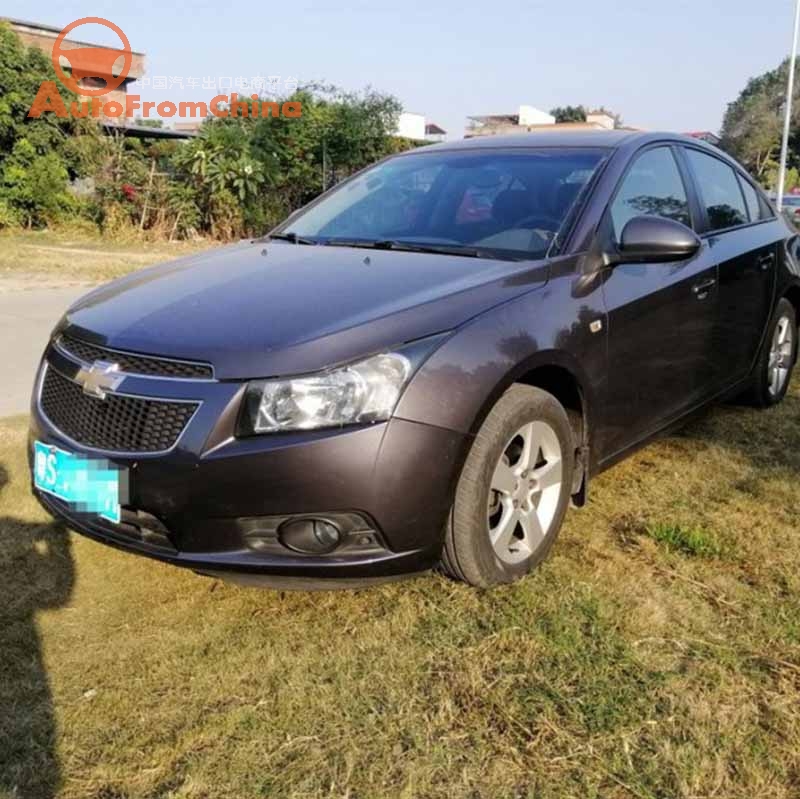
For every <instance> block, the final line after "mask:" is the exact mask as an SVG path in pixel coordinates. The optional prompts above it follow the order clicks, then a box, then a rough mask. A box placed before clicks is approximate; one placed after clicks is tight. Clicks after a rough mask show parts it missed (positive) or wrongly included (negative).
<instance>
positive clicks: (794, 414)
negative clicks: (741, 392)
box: [674, 375, 800, 474]
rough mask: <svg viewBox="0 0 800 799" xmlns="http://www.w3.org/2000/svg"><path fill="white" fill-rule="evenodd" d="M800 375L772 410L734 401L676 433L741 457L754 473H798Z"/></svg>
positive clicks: (705, 414) (718, 407)
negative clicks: (780, 470) (799, 383)
mask: <svg viewBox="0 0 800 799" xmlns="http://www.w3.org/2000/svg"><path fill="white" fill-rule="evenodd" d="M799 379H800V375H798V377H795V380H794V381H793V385H792V387H790V391H789V393H788V394H787V395H786V396H785V397H784V399H783V401H782V402H781V403H780V404H779V405H778V406H776V407H774V408H769V409H766V410H757V409H754V408H752V407H750V406H747V405H745V404H743V403H741V402H738V401H736V400H731V401H730V402H728V403H725V404H721V405H718V406H716V407H715V408H713V409H711V410H710V411H709V412H706V413H704V414H703V415H702V416H700V417H698V418H697V419H695V420H693V421H692V422H690V423H689V424H688V425H687V426H686V427H684V428H682V429H681V430H678V431H676V432H675V434H674V435H676V436H677V437H679V438H689V439H694V440H697V441H702V442H705V443H708V444H713V445H715V446H718V447H721V448H723V449H725V450H728V451H730V452H735V453H736V454H737V455H739V456H740V457H743V458H744V459H745V460H746V461H747V462H748V463H749V464H750V466H751V467H753V468H754V469H756V470H759V469H764V468H770V469H774V468H776V467H777V468H780V469H788V470H790V471H794V472H796V473H798V474H800V393H798V391H797V385H798V380H799Z"/></svg>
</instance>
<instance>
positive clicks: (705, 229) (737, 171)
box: [678, 142, 776, 239]
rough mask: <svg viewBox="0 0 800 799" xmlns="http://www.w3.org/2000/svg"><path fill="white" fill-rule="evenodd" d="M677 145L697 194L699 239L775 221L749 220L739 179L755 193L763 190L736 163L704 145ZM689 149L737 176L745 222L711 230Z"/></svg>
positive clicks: (772, 217) (771, 219) (772, 218)
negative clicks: (699, 218)
mask: <svg viewBox="0 0 800 799" xmlns="http://www.w3.org/2000/svg"><path fill="white" fill-rule="evenodd" d="M678 147H679V148H680V149H681V150H682V151H683V152H682V153H681V155H682V156H683V158H684V160H685V162H686V169H687V170H688V173H689V175H690V178H691V181H692V184H693V186H694V190H695V192H696V194H697V199H698V202H699V206H700V208H699V210H700V213H701V218H702V226H701V228H700V229H697V228H696V229H695V232H696V233H697V235H698V236H700V238H701V239H707V238H710V237H711V236H720V235H722V234H723V233H731V232H733V231H735V230H743V229H744V228H748V227H754V226H755V225H763V224H765V223H767V222H774V221H775V219H776V217H775V216H771V217H768V218H767V219H756V220H751V219H750V209H749V208H748V207H747V198H746V197H745V196H744V191H743V190H742V185H741V183H740V181H741V180H747V182H748V183H749V184H750V186H751V187H752V188H753V189H755V191H756V194H757V195H759V194H762V193H763V192H761V191H760V190H759V189H758V187H756V186H755V185H754V183H753V181H752V179H751V178H750V176H749V175H747V173H746V172H744V170H743V169H741V168H740V167H739V166H738V165H736V164H733V163H731V162H730V161H727V160H726V159H724V158H720V157H719V156H718V155H717V154H716V153H712V152H710V151H709V150H706V149H705V148H704V147H694V146H692V145H691V144H686V143H683V142H681V143H679V144H678ZM689 150H694V151H695V152H698V153H700V154H701V155H705V156H707V157H708V158H713V159H714V160H716V161H719V162H720V163H721V164H723V165H724V166H726V167H728V169H730V170H731V171H732V172H733V174H734V177H735V178H737V183H736V185H737V186H738V188H739V194H740V195H741V197H742V202H743V203H744V209H745V211H746V213H747V220H748V221H747V222H743V223H742V224H741V225H732V226H730V227H726V228H717V229H713V230H712V229H711V225H710V223H709V220H708V211H707V209H706V206H705V202H704V201H703V200H702V197H703V193H702V190H701V188H700V181H699V180H698V178H697V174H696V173H695V171H694V168H693V167H692V164H691V161H690V160H689V156H688V151H689ZM768 207H769V208H772V206H771V205H769V204H768Z"/></svg>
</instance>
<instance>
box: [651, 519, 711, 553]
mask: <svg viewBox="0 0 800 799" xmlns="http://www.w3.org/2000/svg"><path fill="white" fill-rule="evenodd" d="M645 532H646V533H647V535H649V536H650V538H652V539H653V540H654V541H657V542H658V543H659V544H661V545H662V546H664V547H666V549H668V550H669V551H670V552H680V553H681V554H682V555H689V556H691V557H695V558H718V557H720V556H721V555H722V554H723V548H722V545H721V544H720V542H719V541H718V540H717V538H716V536H714V535H713V534H712V533H709V532H708V531H707V530H703V529H701V528H700V527H686V526H684V525H681V524H670V523H662V522H658V523H656V524H651V525H647V527H646V528H645Z"/></svg>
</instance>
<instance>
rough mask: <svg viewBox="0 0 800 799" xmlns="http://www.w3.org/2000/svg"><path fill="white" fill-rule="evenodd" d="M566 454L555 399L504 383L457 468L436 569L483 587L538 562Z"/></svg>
mask: <svg viewBox="0 0 800 799" xmlns="http://www.w3.org/2000/svg"><path fill="white" fill-rule="evenodd" d="M534 450H535V451H534ZM574 458H575V441H574V437H573V433H572V429H571V427H570V423H569V420H568V418H567V414H566V412H565V411H564V408H563V407H562V406H561V404H560V403H559V402H558V400H556V398H555V397H553V396H552V395H551V394H548V393H547V392H546V391H542V390H541V389H538V388H532V387H530V386H523V385H513V386H512V387H511V388H510V389H508V391H506V393H505V394H503V396H502V397H500V399H499V400H498V401H497V404H496V405H495V406H494V408H492V410H491V412H490V413H489V415H488V416H487V417H486V420H485V421H484V423H483V425H482V426H481V428H480V430H479V431H478V434H477V436H476V437H475V441H474V442H473V444H472V448H471V450H470V452H469V455H468V456H467V460H466V462H465V464H464V468H463V470H462V472H461V476H460V478H459V481H458V485H457V487H456V493H455V501H454V503H453V508H452V510H451V513H450V519H449V522H448V525H447V529H446V531H445V543H444V550H443V552H442V567H443V569H444V571H445V572H446V573H447V574H449V575H450V576H451V577H455V578H456V579H459V580H463V581H465V582H467V583H470V584H471V585H475V586H479V587H482V588H488V587H490V586H494V585H500V584H502V583H510V582H512V581H514V580H518V579H519V578H520V577H523V576H524V575H526V574H528V573H529V572H530V571H531V570H532V569H534V568H535V567H536V566H537V565H538V564H539V563H541V561H542V560H544V558H545V557H546V556H547V553H548V552H549V551H550V548H551V547H552V546H553V542H554V541H555V539H556V536H557V535H558V531H559V529H560V528H561V523H562V522H563V520H564V514H565V513H566V511H567V507H568V505H569V499H570V493H571V487H572V473H573V469H574ZM515 502H516V505H515V504H514V503H515Z"/></svg>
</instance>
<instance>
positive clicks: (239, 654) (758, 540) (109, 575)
mask: <svg viewBox="0 0 800 799" xmlns="http://www.w3.org/2000/svg"><path fill="white" fill-rule="evenodd" d="M24 426H25V422H24V420H23V419H17V420H13V421H7V422H2V423H0V463H1V464H2V465H3V467H4V469H5V470H6V473H7V476H8V478H9V479H10V482H9V483H8V485H7V486H6V487H5V489H4V490H3V493H2V495H0V517H4V518H2V519H0V578H2V582H1V583H0V586H2V587H1V588H0V591H2V595H1V596H0V708H1V709H2V714H1V715H0V796H2V797H3V799H8V798H10V797H26V799H27V798H28V797H48V796H51V795H58V796H60V797H70V798H71V797H93V798H95V799H121V798H122V797H130V798H131V799H133V798H134V797H136V799H139V798H141V799H144V798H145V797H148V798H151V799H153V798H155V797H164V798H165V799H166V797H214V799H216V798H217V797H232V798H233V797H235V798H236V799H246V798H247V797H257V796H258V797H266V796H268V797H297V798H298V799H300V798H301V797H303V798H305V797H308V798H309V799H310V798H311V797H350V798H351V799H355V798H356V797H364V798H365V799H372V797H389V796H391V797H409V798H410V797H471V798H472V797H475V798H477V797H491V798H492V799H497V798H499V797H537V798H538V797H553V799H555V798H556V797H558V799H562V798H563V797H612V798H616V797H640V798H641V797H648V798H649V799H656V797H659V798H660V797H665V798H666V797H669V798H670V799H671V798H672V797H686V798H687V799H688V798H689V797H725V798H726V799H727V798H728V797H742V799H752V797H759V799H768V798H769V797H775V798H776V799H777V798H778V797H787V798H788V797H797V796H798V795H799V794H800V550H799V549H798V546H797V539H798V535H797V530H798V510H800V502H798V489H797V483H798V478H800V392H798V391H797V389H795V390H794V393H793V394H792V395H791V396H790V397H789V398H788V399H787V401H786V402H785V403H784V405H783V406H782V407H781V408H779V409H776V410H772V411H768V412H763V413H758V412H754V411H749V410H743V409H738V408H720V409H717V410H715V411H714V412H713V413H712V414H710V415H709V416H708V417H707V418H705V419H704V420H702V421H700V422H698V423H695V424H693V425H692V426H691V427H690V428H688V429H687V430H686V431H685V432H684V433H682V434H680V435H677V436H673V437H671V438H668V439H666V440H664V441H661V442H659V443H657V444H654V445H653V446H651V447H649V448H647V449H645V450H644V451H642V452H641V453H640V454H638V455H637V456H635V457H634V458H632V459H630V460H629V461H627V462H625V463H624V464H622V465H620V466H618V467H616V468H615V469H613V470H611V471H610V472H608V473H606V474H605V475H603V476H602V477H601V478H599V479H598V480H596V481H595V482H594V484H593V486H592V500H591V503H590V506H589V507H588V508H587V509H586V510H584V511H582V512H572V513H571V514H570V516H569V517H568V522H567V525H566V527H565V529H564V531H563V533H562V537H561V539H560V541H559V543H558V544H557V545H556V547H555V549H554V552H553V556H552V557H551V558H550V560H549V561H548V562H547V563H546V564H545V565H544V567H543V568H542V569H541V570H540V571H539V572H537V573H536V574H535V575H534V576H532V577H530V578H528V579H527V580H525V581H523V582H521V583H519V584H517V585H514V586H511V587H507V588H504V589H501V590H497V591H493V592H479V591H476V590H473V589H470V588H467V587H466V586H462V585H458V584H455V583H452V582H449V581H447V580H445V579H443V578H441V577H438V576H428V577H423V578H419V579H416V580H414V581H411V582H406V583H400V584H394V585H389V586H386V587H382V588H377V589H371V590H366V591H361V592H342V593H317V594H304V593H277V592H269V591H258V590H253V589H241V588H236V587H232V586H229V585H226V584H224V583H221V582H217V581H212V580H209V579H205V578H201V577H197V576H194V575H193V574H190V573H186V572H182V571H178V570H176V569H171V568H168V567H166V566H162V565H159V564H156V563H153V562H150V561H148V560H144V559H139V558H136V557H133V556H130V555H125V554H122V553H119V552H116V551H114V550H111V549H108V548H105V547H103V546H101V545H99V544H95V543H92V542H90V541H88V540H85V539H83V538H80V537H79V536H75V535H68V534H66V533H65V532H63V531H62V530H60V529H58V528H57V527H55V526H53V525H51V524H49V523H48V522H47V520H46V518H45V515H44V514H43V513H42V512H41V511H40V510H39V509H38V508H37V507H36V506H35V504H34V502H33V500H32V499H31V498H30V496H29V494H28V489H27V479H28V478H27V469H26V465H25V432H24Z"/></svg>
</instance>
